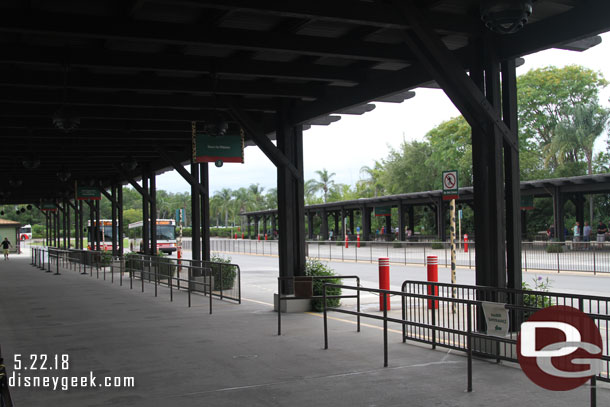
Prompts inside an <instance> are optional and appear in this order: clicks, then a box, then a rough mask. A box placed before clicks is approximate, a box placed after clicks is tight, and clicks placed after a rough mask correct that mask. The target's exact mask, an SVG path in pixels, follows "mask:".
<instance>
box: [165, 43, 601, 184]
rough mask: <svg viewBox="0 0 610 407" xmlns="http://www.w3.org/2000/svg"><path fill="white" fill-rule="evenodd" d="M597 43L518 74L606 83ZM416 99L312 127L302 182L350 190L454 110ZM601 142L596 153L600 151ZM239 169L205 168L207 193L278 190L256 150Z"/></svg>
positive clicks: (271, 169)
mask: <svg viewBox="0 0 610 407" xmlns="http://www.w3.org/2000/svg"><path fill="white" fill-rule="evenodd" d="M601 37H602V43H601V44H599V45H597V46H596V47H593V48H591V49H589V50H587V51H584V52H574V51H565V50H557V49H550V50H546V51H542V52H538V53H536V54H531V55H528V56H525V57H524V59H525V64H524V65H522V66H520V67H518V68H517V75H523V74H525V73H526V72H527V71H529V70H530V69H536V68H541V67H544V66H549V65H554V66H557V67H563V66H566V65H570V64H578V65H582V66H585V67H588V68H591V69H594V70H596V71H600V72H601V73H602V74H603V76H604V77H605V78H606V79H607V80H610V58H608V55H610V33H605V34H602V36H601ZM415 93H416V95H415V97H414V98H411V99H408V100H406V101H404V102H403V103H379V102H375V105H376V108H375V109H374V110H373V111H371V112H368V113H365V114H364V115H361V116H352V115H341V120H339V121H338V122H335V123H333V124H331V125H329V126H312V127H311V129H309V130H306V131H305V132H304V133H303V144H304V145H303V160H304V173H305V179H306V180H308V179H310V178H317V175H316V173H315V172H316V171H318V170H322V169H326V170H328V171H329V172H330V173H335V176H334V177H333V180H334V181H335V182H336V183H342V184H348V185H354V184H355V183H356V181H358V180H359V179H360V178H361V174H360V169H361V168H362V167H363V166H365V165H366V166H371V167H372V166H374V164H375V161H376V160H377V161H378V160H381V159H382V158H384V157H386V156H387V155H388V153H389V151H390V149H391V148H394V149H397V148H398V147H399V146H400V145H401V143H402V141H403V140H406V141H412V140H423V138H424V136H425V135H426V133H427V132H428V131H430V130H431V129H433V128H434V127H436V126H437V125H439V124H440V123H442V122H443V121H446V120H449V119H451V118H452V117H456V116H459V114H460V113H459V111H458V110H457V109H456V108H455V106H453V104H452V103H451V101H450V100H449V98H448V97H447V96H446V95H445V93H444V92H443V91H442V90H440V89H424V88H418V89H415ZM609 98H610V86H609V87H607V88H605V89H604V90H603V91H602V92H601V94H600V103H601V104H602V105H604V106H606V107H610V103H609V102H608V99H609ZM604 140H605V137H600V138H599V139H598V142H597V144H596V148H597V149H598V150H600V149H601V148H603V147H604ZM244 161H245V163H244V164H234V163H226V164H225V165H224V166H222V167H221V168H217V167H215V166H214V165H213V164H210V166H209V168H210V193H211V194H212V195H213V194H214V193H215V192H217V191H219V190H221V189H223V188H230V189H238V188H241V187H248V186H249V185H250V184H259V185H260V186H261V187H263V188H264V192H266V191H268V190H269V189H271V188H275V187H276V186H277V176H276V174H277V173H276V168H275V166H274V165H273V164H272V163H271V161H269V159H268V158H267V157H266V156H265V155H264V154H263V153H262V151H261V150H260V149H259V148H258V147H256V146H251V147H246V149H245V151H244ZM157 188H158V189H163V190H165V191H168V192H174V193H175V192H185V191H190V186H189V185H188V184H187V182H186V181H184V180H183V179H182V177H181V176H180V175H179V174H178V173H177V172H176V171H171V172H166V173H164V174H162V175H160V176H158V177H157Z"/></svg>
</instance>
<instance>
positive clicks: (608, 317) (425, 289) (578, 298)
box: [401, 280, 610, 382]
mask: <svg viewBox="0 0 610 407" xmlns="http://www.w3.org/2000/svg"><path fill="white" fill-rule="evenodd" d="M401 291H402V292H405V293H407V294H409V295H410V294H414V295H421V294H428V293H435V295H436V298H437V299H436V302H437V303H438V307H437V308H435V309H434V310H432V309H431V307H430V306H429V305H430V304H427V303H425V302H423V301H421V300H415V299H413V298H410V297H408V296H407V297H402V319H403V320H405V321H412V322H418V323H425V324H428V325H431V326H433V327H437V326H438V327H445V328H453V329H456V330H458V331H462V332H463V331H464V321H465V313H466V310H464V309H463V308H461V307H454V306H453V305H452V304H451V301H452V299H453V298H458V299H466V300H475V301H478V302H480V301H490V302H501V303H506V304H509V305H507V307H511V308H510V310H512V311H511V314H510V317H511V321H510V322H511V325H512V326H518V325H520V323H521V322H523V321H525V320H527V318H528V317H529V315H531V314H532V313H533V312H536V311H538V310H540V309H542V308H546V307H548V306H551V305H564V306H569V307H573V308H576V309H578V310H580V311H582V312H584V313H585V314H587V315H589V317H590V318H591V319H592V320H593V321H594V322H595V324H596V325H597V327H598V328H599V330H600V333H601V336H602V341H603V343H604V347H603V348H604V349H603V353H602V357H601V359H602V372H601V373H600V374H599V375H598V376H597V379H599V380H601V381H604V382H610V349H609V347H608V344H609V343H610V333H609V329H610V298H607V297H599V296H592V295H582V294H569V293H557V292H547V291H531V290H514V289H509V288H496V287H485V286H471V285H461V284H448V283H434V282H422V281H412V280H407V281H405V282H403V284H402V287H401ZM517 305H519V306H517ZM474 321H475V327H474V328H475V330H476V331H481V330H483V328H484V321H483V317H482V313H481V312H480V309H479V308H477V309H475V310H474ZM402 332H403V342H404V341H405V340H407V339H408V340H412V341H417V342H422V343H427V344H430V345H431V346H432V348H435V347H436V346H441V347H445V348H450V349H455V350H461V351H465V350H466V346H465V338H464V336H463V335H460V334H454V335H448V334H442V333H438V332H436V330H435V329H419V328H411V327H409V326H408V325H403V331H402ZM517 336H518V330H517V329H513V330H511V332H509V338H510V339H511V341H513V342H511V343H516V340H517ZM476 353H477V354H479V355H481V356H484V357H491V358H496V359H497V360H507V361H511V362H517V352H516V348H515V347H513V346H498V344H496V345H495V346H493V347H489V346H487V347H485V346H478V347H477V350H476Z"/></svg>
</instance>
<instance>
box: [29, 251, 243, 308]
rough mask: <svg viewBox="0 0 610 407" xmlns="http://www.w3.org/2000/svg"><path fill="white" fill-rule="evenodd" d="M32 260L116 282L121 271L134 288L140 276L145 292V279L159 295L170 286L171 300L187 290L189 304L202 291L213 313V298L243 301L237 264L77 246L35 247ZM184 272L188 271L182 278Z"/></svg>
mask: <svg viewBox="0 0 610 407" xmlns="http://www.w3.org/2000/svg"><path fill="white" fill-rule="evenodd" d="M31 264H32V265H33V266H36V267H38V268H40V269H42V270H45V271H46V272H52V270H55V275H59V274H60V272H59V270H60V267H62V268H66V269H70V270H75V271H78V272H80V274H89V275H90V276H91V277H92V276H93V274H94V273H95V275H96V277H97V278H100V277H101V278H103V279H104V280H106V278H107V275H110V280H111V282H112V283H114V280H115V278H116V275H117V274H118V280H119V284H120V285H121V286H122V285H123V282H124V280H126V279H128V280H129V286H130V289H133V286H134V280H140V283H141V290H142V292H144V287H145V284H144V283H145V282H148V283H149V284H153V285H154V292H155V296H157V295H158V288H159V287H160V286H163V287H167V288H169V296H170V301H173V296H174V290H179V291H186V292H187V298H188V306H189V307H190V306H191V294H192V293H201V294H204V295H205V296H209V308H210V313H212V298H213V297H216V298H219V299H221V300H232V301H236V302H238V303H241V270H240V268H239V265H237V264H228V263H217V262H208V261H197V260H189V259H172V258H166V257H160V256H150V255H142V254H135V253H131V254H128V255H126V256H112V255H111V254H110V253H108V252H102V251H93V250H76V249H57V248H52V247H32V253H31ZM181 274H183V275H184V274H186V278H182V277H181Z"/></svg>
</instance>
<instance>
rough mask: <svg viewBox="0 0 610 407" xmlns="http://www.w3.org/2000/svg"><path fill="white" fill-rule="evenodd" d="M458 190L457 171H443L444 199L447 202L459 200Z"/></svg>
mask: <svg viewBox="0 0 610 407" xmlns="http://www.w3.org/2000/svg"><path fill="white" fill-rule="evenodd" d="M458 188H459V183H458V172H457V170H451V171H443V199H444V200H446V201H448V200H451V199H458V198H459V195H458Z"/></svg>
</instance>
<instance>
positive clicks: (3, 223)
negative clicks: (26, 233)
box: [0, 219, 21, 253]
mask: <svg viewBox="0 0 610 407" xmlns="http://www.w3.org/2000/svg"><path fill="white" fill-rule="evenodd" d="M20 227H21V223H19V222H15V221H14V220H6V219H0V241H2V240H4V238H5V237H8V240H9V242H11V245H12V247H11V252H13V253H15V252H17V245H18V244H19V239H18V237H17V236H18V235H19V228H20Z"/></svg>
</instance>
